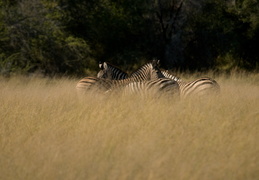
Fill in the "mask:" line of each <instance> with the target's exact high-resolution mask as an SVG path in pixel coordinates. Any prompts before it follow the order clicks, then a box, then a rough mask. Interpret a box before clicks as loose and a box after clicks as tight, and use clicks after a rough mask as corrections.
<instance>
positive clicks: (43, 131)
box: [0, 73, 259, 180]
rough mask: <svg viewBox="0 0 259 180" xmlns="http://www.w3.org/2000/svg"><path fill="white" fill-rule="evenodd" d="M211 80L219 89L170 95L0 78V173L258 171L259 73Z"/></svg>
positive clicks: (228, 174)
mask: <svg viewBox="0 0 259 180" xmlns="http://www.w3.org/2000/svg"><path fill="white" fill-rule="evenodd" d="M211 75H212V74H211ZM183 76H184V75H183ZM194 76H195V75H186V79H192V78H194ZM216 80H217V81H218V82H219V84H220V85H221V95H220V96H219V97H211V98H206V99H198V98H193V99H187V100H181V101H178V102H168V100H167V99H158V100H157V99H146V100H143V99H138V98H137V97H124V98H118V97H108V98H103V97H98V96H95V95H94V94H91V95H88V96H86V97H84V98H83V99H80V100H78V98H77V94H76V92H75V85H76V82H77V80H73V79H52V80H51V79H42V78H25V77H16V78H11V79H4V78H1V79H0V101H1V105H0V123H1V125H0V179H3V180H9V179H12V180H17V179H26V180H30V179H31V180H37V179H40V180H41V179H47V180H49V179H53V180H54V179H55V180H56V179H71V180H74V179H87V180H92V179H94V180H103V179H107V180H108V179H109V180H110V179H112V180H114V179H119V180H124V179H127V180H131V179H141V180H142V179H150V180H153V179H154V180H158V179H161V180H167V179H174V180H190V179H191V180H208V179H210V180H219V179H220V180H239V179H240V180H244V179H247V180H248V179H249V180H253V179H254V180H256V179H258V178H259V143H258V142H259V75H258V74H246V73H241V74H238V73H233V74H231V75H220V76H216Z"/></svg>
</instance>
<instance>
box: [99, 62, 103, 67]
mask: <svg viewBox="0 0 259 180" xmlns="http://www.w3.org/2000/svg"><path fill="white" fill-rule="evenodd" d="M99 68H100V69H103V63H102V61H99Z"/></svg>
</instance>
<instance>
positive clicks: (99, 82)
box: [76, 60, 164, 92]
mask: <svg viewBox="0 0 259 180" xmlns="http://www.w3.org/2000/svg"><path fill="white" fill-rule="evenodd" d="M158 65H159V60H153V61H152V62H151V63H147V64H145V65H143V66H142V67H141V68H139V69H138V70H137V71H136V72H134V73H133V74H134V75H133V76H131V77H129V78H127V79H121V80H109V79H103V78H97V77H85V78H83V79H81V80H80V81H79V82H78V83H77V85H76V89H77V90H78V91H81V92H82V91H88V90H91V89H98V91H104V92H107V91H108V90H109V91H113V90H117V89H119V88H121V87H124V86H125V85H127V84H129V83H131V82H140V81H147V80H152V79H158V78H161V77H164V76H163V75H162V73H161V71H160V70H159V68H158Z"/></svg>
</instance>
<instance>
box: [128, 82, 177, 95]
mask: <svg viewBox="0 0 259 180" xmlns="http://www.w3.org/2000/svg"><path fill="white" fill-rule="evenodd" d="M123 93H124V95H132V94H137V95H140V96H142V97H147V96H149V97H161V96H166V97H169V98H172V97H179V96H180V90H179V85H178V83H177V82H176V81H174V80H172V79H169V78H159V79H154V80H150V81H141V82H132V83H129V84H128V85H126V86H125V87H124V90H123Z"/></svg>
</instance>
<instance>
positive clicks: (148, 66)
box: [130, 60, 160, 77]
mask: <svg viewBox="0 0 259 180" xmlns="http://www.w3.org/2000/svg"><path fill="white" fill-rule="evenodd" d="M159 62H160V61H159V60H153V61H152V62H149V63H146V64H144V65H142V66H141V67H140V68H138V69H137V70H136V71H134V72H133V73H131V75H130V77H137V76H139V75H140V74H142V72H144V71H146V70H147V69H153V68H156V67H158V64H159Z"/></svg>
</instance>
